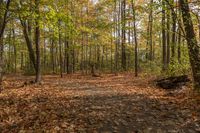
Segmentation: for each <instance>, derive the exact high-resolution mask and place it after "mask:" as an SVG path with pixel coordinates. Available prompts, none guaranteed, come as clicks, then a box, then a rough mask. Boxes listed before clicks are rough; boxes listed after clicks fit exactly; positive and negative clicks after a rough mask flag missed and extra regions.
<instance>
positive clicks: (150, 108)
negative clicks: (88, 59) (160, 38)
mask: <svg viewBox="0 0 200 133" xmlns="http://www.w3.org/2000/svg"><path fill="white" fill-rule="evenodd" d="M16 77H17V78H16ZM7 79H8V80H7V82H5V89H4V91H3V92H2V93H1V94H0V132H19V131H22V132H23V131H24V132H31V131H32V132H42V131H49V132H91V133H92V132H102V133H103V132H121V133H129V132H130V133H133V132H139V133H140V132H141V133H142V132H144V133H146V132H152V133H156V132H186V133H190V132H191V133H194V132H198V131H200V104H199V103H200V100H198V99H199V98H198V97H197V96H196V97H194V96H192V95H191V94H190V93H189V92H190V89H189V88H190V87H183V88H182V89H178V90H163V89H159V88H157V87H155V86H154V85H153V84H152V80H153V78H149V77H148V78H147V77H140V78H134V77H133V76H132V74H120V75H118V76H115V75H109V74H107V75H104V76H103V77H101V78H98V77H95V78H94V77H91V76H81V75H79V74H76V75H66V76H65V78H62V79H61V78H59V77H58V76H52V75H50V76H44V77H43V83H42V85H26V86H22V84H23V82H24V81H26V80H27V81H28V80H31V78H30V77H29V78H27V77H24V76H13V77H10V76H9V77H7Z"/></svg>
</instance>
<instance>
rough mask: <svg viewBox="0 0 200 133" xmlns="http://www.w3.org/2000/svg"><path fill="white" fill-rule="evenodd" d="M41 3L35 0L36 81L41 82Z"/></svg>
mask: <svg viewBox="0 0 200 133" xmlns="http://www.w3.org/2000/svg"><path fill="white" fill-rule="evenodd" d="M39 3H40V0H35V5H36V11H35V12H36V14H37V15H38V17H37V18H36V20H35V25H36V27H35V46H36V77H35V82H36V83H39V82H40V81H41V72H40V67H41V62H40V26H39Z"/></svg>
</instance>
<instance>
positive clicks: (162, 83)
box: [156, 75, 190, 89]
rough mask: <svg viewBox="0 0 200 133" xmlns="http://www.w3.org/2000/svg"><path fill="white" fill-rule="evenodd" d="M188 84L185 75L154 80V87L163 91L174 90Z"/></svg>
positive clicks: (187, 78) (188, 80)
mask: <svg viewBox="0 0 200 133" xmlns="http://www.w3.org/2000/svg"><path fill="white" fill-rule="evenodd" d="M188 82H190V79H189V77H188V76H187V75H182V76H173V77H168V78H164V79H159V80H156V86H158V87H160V88H163V89H176V88H180V87H181V86H184V85H186V84H187V83H188Z"/></svg>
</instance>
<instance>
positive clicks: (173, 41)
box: [171, 0, 177, 59]
mask: <svg viewBox="0 0 200 133" xmlns="http://www.w3.org/2000/svg"><path fill="white" fill-rule="evenodd" d="M172 5H174V0H172ZM171 10H172V11H171V14H172V44H171V46H172V49H171V50H172V52H171V53H172V59H174V57H175V47H176V16H177V14H176V12H175V10H174V9H171Z"/></svg>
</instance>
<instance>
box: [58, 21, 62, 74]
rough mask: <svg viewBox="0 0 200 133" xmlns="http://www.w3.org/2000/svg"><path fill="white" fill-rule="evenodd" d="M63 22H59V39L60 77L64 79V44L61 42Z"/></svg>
mask: <svg viewBox="0 0 200 133" xmlns="http://www.w3.org/2000/svg"><path fill="white" fill-rule="evenodd" d="M60 26H61V21H60V20H58V30H59V31H58V34H59V37H58V43H59V61H60V63H59V65H60V77H61V78H63V60H62V42H61V31H60V30H61V27H60Z"/></svg>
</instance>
